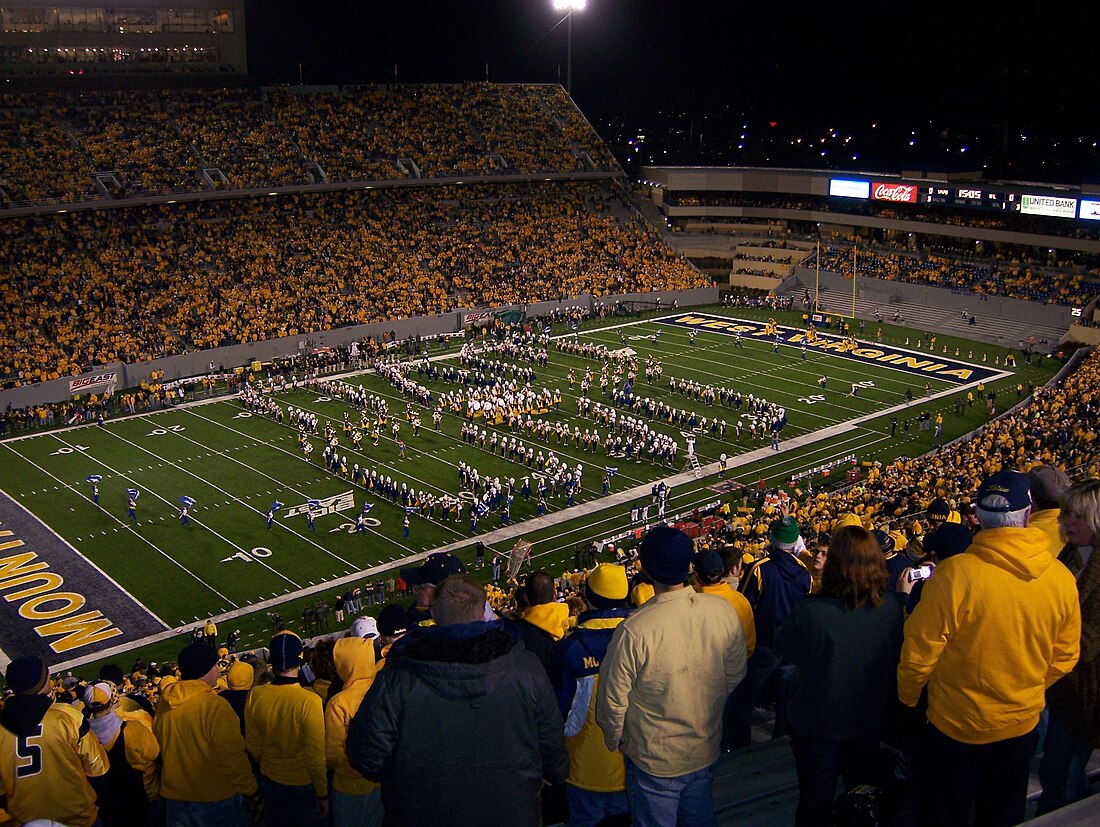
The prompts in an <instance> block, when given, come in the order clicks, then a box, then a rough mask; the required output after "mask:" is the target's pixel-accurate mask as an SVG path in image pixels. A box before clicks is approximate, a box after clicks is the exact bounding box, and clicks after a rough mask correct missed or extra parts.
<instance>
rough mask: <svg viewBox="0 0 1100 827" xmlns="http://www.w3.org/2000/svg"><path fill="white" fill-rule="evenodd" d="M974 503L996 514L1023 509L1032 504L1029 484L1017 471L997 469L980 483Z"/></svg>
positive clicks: (983, 509)
mask: <svg viewBox="0 0 1100 827" xmlns="http://www.w3.org/2000/svg"><path fill="white" fill-rule="evenodd" d="M975 504H976V505H977V506H978V508H980V509H981V510H982V511H990V512H993V513H996V514H1006V513H1008V512H1009V511H1023V510H1024V509H1025V508H1029V507H1030V506H1031V504H1032V500H1031V484H1030V483H1029V482H1028V479H1027V477H1026V476H1025V475H1023V474H1021V473H1020V472H1019V471H999V472H997V473H996V474H994V475H993V476H991V477H989V478H988V479H987V480H986V481H985V482H983V483H982V484H981V487H980V488H979V489H978V496H977V497H976V498H975Z"/></svg>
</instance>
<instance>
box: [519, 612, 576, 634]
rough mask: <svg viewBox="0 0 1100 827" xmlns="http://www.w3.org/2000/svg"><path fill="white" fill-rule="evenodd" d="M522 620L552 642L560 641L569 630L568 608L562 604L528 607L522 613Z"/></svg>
mask: <svg viewBox="0 0 1100 827" xmlns="http://www.w3.org/2000/svg"><path fill="white" fill-rule="evenodd" d="M523 619H524V620H526V621H527V622H528V623H530V624H531V625H532V626H537V627H538V628H540V629H542V630H543V631H544V632H546V633H547V634H548V635H550V636H551V637H552V638H554V640H561V639H562V638H563V637H565V633H566V632H567V631H568V629H569V607H568V606H566V605H565V604H564V603H540V604H539V605H537V606H531V607H529V608H528V609H527V611H525V612H524V613H523Z"/></svg>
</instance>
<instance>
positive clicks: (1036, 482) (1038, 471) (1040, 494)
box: [1027, 465, 1073, 505]
mask: <svg viewBox="0 0 1100 827" xmlns="http://www.w3.org/2000/svg"><path fill="white" fill-rule="evenodd" d="M1027 481H1028V482H1029V483H1030V484H1031V493H1032V494H1033V495H1034V496H1035V499H1036V501H1039V502H1044V503H1054V504H1055V505H1057V504H1059V503H1061V502H1062V497H1064V496H1065V495H1066V492H1067V491H1069V489H1070V487H1071V486H1072V485H1073V483H1072V482H1071V481H1070V478H1069V475H1068V474H1067V473H1066V472H1065V471H1063V470H1062V469H1061V468H1057V467H1055V466H1053V465H1039V466H1037V467H1035V468H1032V469H1031V470H1030V471H1028V472H1027Z"/></svg>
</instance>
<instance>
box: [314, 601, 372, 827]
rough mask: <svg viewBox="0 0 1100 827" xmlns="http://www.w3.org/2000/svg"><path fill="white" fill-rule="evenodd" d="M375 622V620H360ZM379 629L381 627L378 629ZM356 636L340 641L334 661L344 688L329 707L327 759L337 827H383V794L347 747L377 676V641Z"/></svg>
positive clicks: (335, 648) (334, 653)
mask: <svg viewBox="0 0 1100 827" xmlns="http://www.w3.org/2000/svg"><path fill="white" fill-rule="evenodd" d="M362 620H372V621H373V620H374V618H359V620H356V621H355V623H356V624H358V623H360V622H361V621H362ZM376 628H377V627H376ZM355 631H356V629H355V626H354V625H353V626H352V634H351V635H349V636H348V637H346V638H343V639H341V640H338V641H336V645H335V647H334V648H333V652H332V655H333V659H334V660H335V662H336V673H337V674H338V675H339V676H340V680H342V681H343V686H344V688H343V689H341V690H340V691H339V692H337V693H336V694H335V695H333V696H331V697H330V698H329V702H328V706H326V707H325V759H326V762H327V763H328V768H329V769H330V770H332V824H333V827H381V824H382V792H381V790H380V789H379V788H378V785H377V784H375V783H374V782H373V781H368V780H367V779H365V778H364V777H363V776H362V775H360V774H359V772H358V771H357V770H355V769H354V768H353V767H352V766H351V765H350V764H348V756H347V751H346V749H345V746H346V744H347V740H348V725H349V724H350V723H351V719H352V718H353V717H354V716H355V712H356V710H358V709H359V705H360V704H361V703H362V702H363V696H364V695H366V694H367V690H368V689H370V686H371V684H372V683H374V676H375V658H374V651H375V649H374V645H375V644H374V639H373V637H377V633H376V634H375V635H374V636H373V637H365V636H363V635H357V634H355Z"/></svg>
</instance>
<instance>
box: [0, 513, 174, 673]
mask: <svg viewBox="0 0 1100 827" xmlns="http://www.w3.org/2000/svg"><path fill="white" fill-rule="evenodd" d="M0 596H2V597H3V598H4V599H3V600H0V640H2V641H3V648H4V653H5V654H6V655H7V656H8V657H10V658H14V657H18V656H20V655H38V656H39V657H40V658H42V659H43V660H44V661H46V663H47V664H51V665H52V664H54V663H59V662H62V661H65V660H68V659H71V658H73V657H78V656H81V655H88V654H91V653H94V652H97V651H100V650H101V649H106V648H108V647H110V646H117V645H118V644H120V643H127V642H129V641H133V640H138V639H140V638H143V637H145V636H147V635H151V634H155V633H156V632H162V631H164V630H165V629H166V628H167V627H166V626H165V624H164V623H162V622H161V621H160V620H159V619H158V618H156V617H155V616H153V615H152V613H150V612H149V611H148V610H147V609H146V608H145V607H144V606H142V605H141V604H140V603H138V601H137V600H135V599H134V598H133V597H131V596H130V595H128V594H127V593H126V592H125V591H123V590H122V588H121V587H120V586H119V585H118V584H116V583H114V582H113V581H112V580H111V579H110V578H109V577H108V576H107V575H106V574H104V573H103V572H102V571H100V570H99V569H98V568H97V567H96V566H94V565H93V564H92V563H91V562H89V561H88V560H87V559H85V558H84V557H83V556H81V555H80V554H79V553H78V552H77V551H76V550H75V549H73V548H72V547H71V546H70V545H68V544H67V543H66V542H65V541H64V540H62V539H61V538H60V537H58V536H57V535H56V534H54V533H52V532H51V531H50V530H49V529H47V528H46V527H45V526H44V525H43V524H42V523H41V522H40V521H39V520H37V519H36V518H35V517H34V516H33V515H32V514H31V513H30V512H28V511H27V510H26V509H24V508H23V507H22V506H20V505H19V504H18V503H16V502H15V501H14V500H13V499H12V498H11V497H9V496H8V495H7V494H5V493H4V492H2V491H0Z"/></svg>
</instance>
